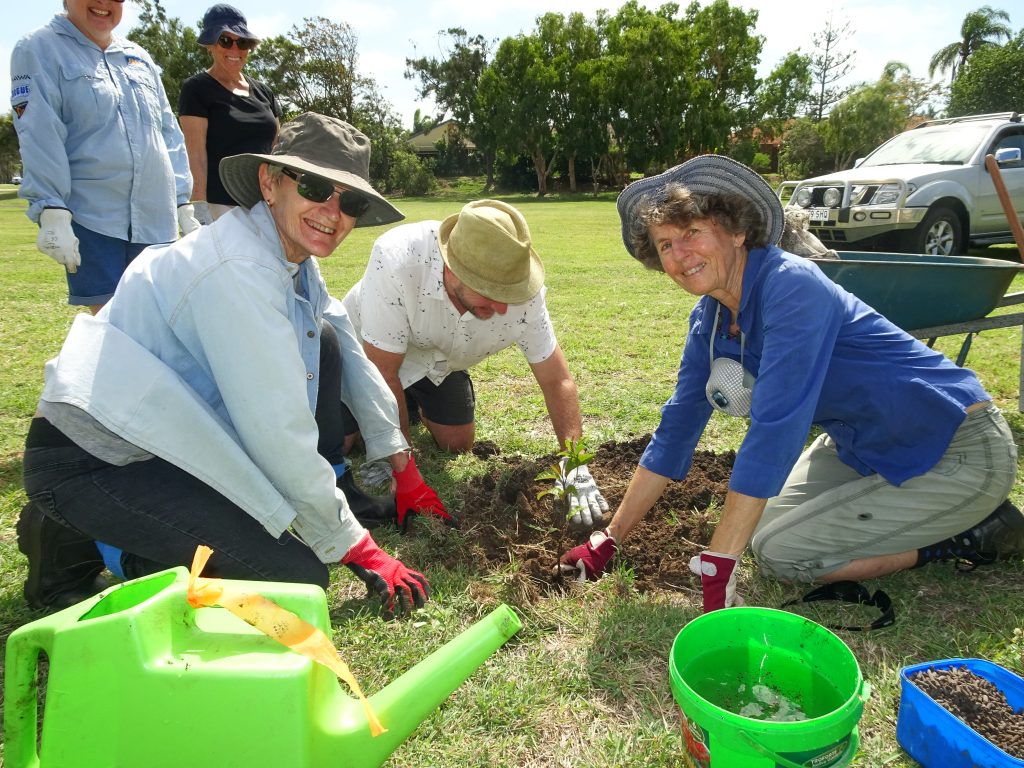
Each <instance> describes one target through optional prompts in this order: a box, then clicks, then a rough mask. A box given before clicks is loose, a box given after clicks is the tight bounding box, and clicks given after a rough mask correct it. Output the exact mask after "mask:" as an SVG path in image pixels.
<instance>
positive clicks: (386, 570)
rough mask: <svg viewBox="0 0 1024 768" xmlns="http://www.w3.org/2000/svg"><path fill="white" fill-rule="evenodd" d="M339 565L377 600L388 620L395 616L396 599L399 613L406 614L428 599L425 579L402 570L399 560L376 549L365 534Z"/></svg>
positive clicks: (403, 567) (417, 572)
mask: <svg viewBox="0 0 1024 768" xmlns="http://www.w3.org/2000/svg"><path fill="white" fill-rule="evenodd" d="M341 564H342V565H347V566H348V567H349V568H350V569H351V570H352V573H354V574H355V575H356V576H358V577H359V578H360V579H362V580H363V582H364V583H365V584H366V590H367V593H368V594H370V595H374V594H376V595H377V596H378V597H380V599H381V602H382V603H383V604H384V606H385V609H384V612H385V613H386V614H387V615H389V616H393V615H394V613H395V597H396V596H397V597H398V607H399V612H400V613H409V612H410V611H412V609H413V606H415V607H416V608H422V607H423V604H424V603H425V602H426V601H427V599H428V598H429V597H430V584H429V583H427V577H426V576H424V575H423V574H422V573H420V572H419V571H414V570H412V569H410V568H406V567H405V565H404V564H403V563H402V561H401V560H396V559H395V558H393V557H391V555H389V554H388V553H387V552H385V551H384V550H382V549H381V548H380V547H378V546H377V542H375V541H374V540H373V537H372V536H370V532H369V531H367V532H366V535H365V536H363V538H361V539H360V540H359V543H357V544H356V545H355V546H353V547H352V549H350V550H349V551H348V552H346V553H345V556H344V557H343V558H342V559H341Z"/></svg>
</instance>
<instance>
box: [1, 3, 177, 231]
mask: <svg viewBox="0 0 1024 768" xmlns="http://www.w3.org/2000/svg"><path fill="white" fill-rule="evenodd" d="M11 107H12V108H13V109H14V126H15V129H16V131H17V133H18V143H19V145H20V147H21V160H22V165H23V166H24V173H23V176H24V179H23V180H22V184H21V188H20V189H19V191H18V194H19V196H21V197H23V198H25V199H27V200H28V201H29V207H28V217H29V218H30V219H32V221H35V222H38V221H39V214H40V213H41V212H42V210H43V209H44V208H67V209H68V210H70V211H71V213H72V215H73V216H74V219H75V221H76V222H78V224H80V225H81V226H83V227H85V228H87V229H91V230H92V231H94V232H99V233H100V234H102V235H107V236H108V237H116V238H118V239H121V240H128V241H131V242H133V243H168V242H170V241H172V240H174V239H175V238H177V236H178V222H177V212H176V208H177V206H179V205H182V204H184V203H187V202H188V200H189V197H190V196H191V194H192V176H191V174H190V173H189V169H188V156H187V155H186V152H185V139H184V137H183V136H182V133H181V129H180V128H179V127H178V121H177V120H175V118H174V114H173V113H172V112H171V107H170V104H168V102H167V95H166V94H165V93H164V87H163V84H162V83H161V82H160V70H159V69H158V68H157V66H156V64H154V63H153V60H152V59H151V58H150V56H149V54H148V53H147V52H146V51H145V50H144V49H142V48H140V47H139V46H138V45H136V44H135V43H133V42H131V41H130V40H126V39H125V38H123V37H119V36H117V35H115V36H114V38H113V40H112V41H111V43H110V45H108V46H107V48H106V50H103V49H101V48H100V47H99V46H98V45H96V43H94V42H92V41H91V40H90V39H89V38H87V37H86V36H85V35H83V34H82V33H81V32H80V31H79V30H78V28H77V27H75V25H74V24H72V23H71V22H70V21H69V20H68V19H67V17H66V16H64V15H63V14H60V15H57V16H55V17H54V18H53V19H52V20H51V21H50V23H49V24H47V25H46V26H44V27H40V28H39V29H37V30H35V31H34V32H32V33H30V34H28V35H26V36H25V37H23V38H22V39H21V40H19V41H18V44H17V45H16V46H15V47H14V52H13V53H12V54H11Z"/></svg>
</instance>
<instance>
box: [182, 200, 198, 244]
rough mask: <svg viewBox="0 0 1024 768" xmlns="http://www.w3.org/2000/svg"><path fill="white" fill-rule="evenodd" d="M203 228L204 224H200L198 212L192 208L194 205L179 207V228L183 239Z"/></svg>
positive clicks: (187, 204)
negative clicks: (197, 216)
mask: <svg viewBox="0 0 1024 768" xmlns="http://www.w3.org/2000/svg"><path fill="white" fill-rule="evenodd" d="M201 226H202V224H200V223H199V219H197V218H196V211H195V208H193V207H192V203H185V204H184V205H179V206H178V228H179V229H180V230H181V236H182V237H184V236H185V235H187V234H188V233H189V232H195V231H196V230H197V229H199V227H201Z"/></svg>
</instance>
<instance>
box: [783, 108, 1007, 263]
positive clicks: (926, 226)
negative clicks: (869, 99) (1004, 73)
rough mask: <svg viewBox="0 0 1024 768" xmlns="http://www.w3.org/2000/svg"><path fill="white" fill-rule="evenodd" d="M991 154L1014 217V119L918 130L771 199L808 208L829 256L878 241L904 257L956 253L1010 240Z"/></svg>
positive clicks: (943, 123)
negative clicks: (989, 162)
mask: <svg viewBox="0 0 1024 768" xmlns="http://www.w3.org/2000/svg"><path fill="white" fill-rule="evenodd" d="M988 154H992V155H995V158H996V162H997V163H998V165H999V168H1000V175H1001V176H1002V179H1003V183H1004V184H1005V185H1006V188H1007V190H1008V191H1009V193H1010V197H1011V199H1012V200H1013V204H1014V208H1015V209H1016V210H1017V215H1018V216H1020V215H1021V214H1022V213H1024V162H1022V159H1021V158H1022V155H1024V124H1022V123H1021V117H1020V115H1018V114H1017V113H1016V112H1005V113H998V114H990V115H971V116H967V117H952V118H949V119H946V120H931V121H929V122H926V123H922V124H921V125H919V126H918V127H917V128H913V129H911V130H909V131H905V132H903V133H901V134H898V135H896V136H894V137H893V138H891V139H889V140H888V141H887V142H885V143H884V144H883V145H882V146H880V147H878V149H876V150H874V151H873V152H872V153H871V154H869V155H868V156H867V157H865V158H864V159H863V160H860V161H858V162H857V163H856V164H855V166H854V167H853V168H851V169H850V170H848V171H839V172H837V173H832V174H829V175H827V176H818V177H816V178H813V179H805V180H804V181H784V182H783V183H782V184H781V185H779V189H778V194H779V198H780V199H781V200H782V202H783V203H784V204H789V205H797V206H800V207H801V208H806V209H807V210H808V213H809V214H810V230H811V232H813V233H814V234H815V235H817V237H818V239H819V240H821V241H822V242H823V243H825V244H826V245H828V246H830V247H832V248H834V249H836V250H844V249H845V250H865V248H866V247H867V246H869V245H874V244H875V242H877V243H879V244H881V245H883V246H885V247H890V248H895V249H897V250H900V251H904V252H906V253H930V254H938V255H946V256H949V255H954V254H961V253H963V252H964V251H965V250H966V248H967V245H968V243H971V244H973V245H991V244H993V243H1012V242H1013V233H1012V232H1011V230H1010V225H1009V222H1008V221H1007V220H1006V215H1005V213H1004V212H1003V207H1002V204H1001V203H1000V201H999V197H998V195H997V194H996V190H995V185H994V184H993V183H992V178H991V176H990V175H989V173H988V170H987V169H986V168H985V156H986V155H988ZM869 238H872V239H874V242H873V241H871V240H869ZM850 244H855V245H854V247H853V248H850V247H849V246H850Z"/></svg>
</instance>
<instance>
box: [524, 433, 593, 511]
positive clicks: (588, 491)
mask: <svg viewBox="0 0 1024 768" xmlns="http://www.w3.org/2000/svg"><path fill="white" fill-rule="evenodd" d="M556 455H557V456H558V457H559V459H558V463H557V464H552V465H551V467H550V468H549V469H546V470H544V471H543V472H541V473H540V474H539V475H537V477H535V478H534V479H535V480H553V481H554V483H555V484H554V486H552V487H551V488H547V489H545V490H543V491H541V492H540V493H538V494H537V498H538V499H542V498H544V497H545V496H551V497H552V498H553V499H554V500H555V506H556V508H561V509H562V510H563V511H564V512H565V519H566V520H567V521H568V523H569V526H570V527H572V528H575V529H577V530H585V531H589V530H592V529H594V528H595V527H598V526H600V525H601V523H602V522H603V521H604V515H605V513H606V512H607V511H608V502H607V501H605V498H604V496H603V495H602V494H601V489H600V488H598V487H597V481H595V480H594V477H593V475H591V474H590V470H589V469H588V468H587V463H588V462H589V461H590V460H591V459H592V458H594V455H595V454H593V453H587V451H586V443H585V442H584V440H583V438H580V439H579V440H566V441H565V449H564V450H561V451H559V452H558V453H557V454H556Z"/></svg>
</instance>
